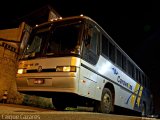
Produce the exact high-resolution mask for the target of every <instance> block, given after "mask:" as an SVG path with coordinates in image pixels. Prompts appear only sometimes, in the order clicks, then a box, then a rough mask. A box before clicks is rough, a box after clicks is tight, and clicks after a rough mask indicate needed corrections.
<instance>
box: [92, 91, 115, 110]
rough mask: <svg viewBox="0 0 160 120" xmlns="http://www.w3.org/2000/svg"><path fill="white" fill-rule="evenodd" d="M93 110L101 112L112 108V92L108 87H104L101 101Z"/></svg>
mask: <svg viewBox="0 0 160 120" xmlns="http://www.w3.org/2000/svg"><path fill="white" fill-rule="evenodd" d="M95 110H96V111H98V112H101V113H110V112H111V111H112V110H113V97H112V92H111V91H110V90H109V89H108V88H104V89H103V92H102V97H101V101H100V102H99V103H98V104H97V105H96V107H95Z"/></svg>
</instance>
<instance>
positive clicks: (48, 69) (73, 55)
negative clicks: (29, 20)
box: [17, 16, 152, 114]
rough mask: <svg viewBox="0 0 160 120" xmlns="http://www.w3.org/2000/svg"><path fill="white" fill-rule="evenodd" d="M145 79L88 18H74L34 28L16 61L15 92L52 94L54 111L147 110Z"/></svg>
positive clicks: (106, 111)
mask: <svg viewBox="0 0 160 120" xmlns="http://www.w3.org/2000/svg"><path fill="white" fill-rule="evenodd" d="M149 85H150V82H149V80H148V77H147V76H146V75H145V73H144V72H143V71H142V70H141V69H140V68H139V67H138V66H137V65H136V63H135V62H134V61H133V60H132V59H131V58H130V57H129V56H128V55H127V54H126V53H125V52H124V51H123V50H122V49H121V48H120V47H119V46H118V45H117V44H116V42H115V41H114V40H113V39H112V38H111V37H110V36H109V35H108V34H107V33H106V32H105V31H104V30H103V29H102V28H101V27H100V26H99V25H98V24H97V23H96V22H95V21H94V20H92V19H91V18H89V17H87V16H74V17H67V18H63V19H58V20H54V21H51V22H47V23H44V24H41V25H39V26H36V27H35V28H33V30H32V32H31V34H30V38H29V40H28V42H27V45H26V48H25V49H24V52H23V54H22V56H21V58H20V60H19V68H18V72H17V87H18V91H19V92H22V93H26V94H31V95H39V96H44V97H52V101H53V105H54V106H55V108H56V109H57V110H63V109H65V108H66V107H69V106H70V107H71V106H72V107H75V106H81V105H83V106H93V107H94V110H95V111H97V112H102V113H111V112H112V111H114V107H115V106H119V107H123V108H127V109H130V110H134V111H138V112H140V113H143V114H148V113H149V112H150V109H151V103H152V101H151V93H150V91H149Z"/></svg>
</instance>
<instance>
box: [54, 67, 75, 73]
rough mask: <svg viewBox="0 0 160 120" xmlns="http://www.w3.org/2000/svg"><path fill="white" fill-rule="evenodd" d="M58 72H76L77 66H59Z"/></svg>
mask: <svg viewBox="0 0 160 120" xmlns="http://www.w3.org/2000/svg"><path fill="white" fill-rule="evenodd" d="M56 71H57V72H76V66H57V67H56Z"/></svg>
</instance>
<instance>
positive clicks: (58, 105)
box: [52, 98, 67, 111]
mask: <svg viewBox="0 0 160 120" xmlns="http://www.w3.org/2000/svg"><path fill="white" fill-rule="evenodd" d="M52 104H53V106H54V107H55V109H56V110H58V111H63V110H65V108H66V107H67V106H66V104H65V102H64V101H62V100H60V99H55V98H52Z"/></svg>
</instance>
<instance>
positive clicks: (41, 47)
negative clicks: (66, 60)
mask: <svg viewBox="0 0 160 120" xmlns="http://www.w3.org/2000/svg"><path fill="white" fill-rule="evenodd" d="M81 26H82V24H81V23H72V24H60V25H50V26H45V27H40V28H37V29H35V30H34V31H33V32H32V33H31V37H30V40H29V42H28V45H27V48H26V49H25V51H24V54H23V57H22V59H27V58H36V57H44V56H46V57H47V56H66V55H79V54H80V42H79V38H80V37H79V36H80V31H81V28H82V27H81Z"/></svg>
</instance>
